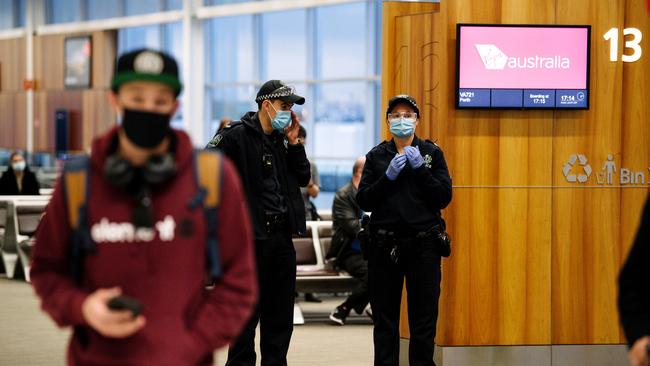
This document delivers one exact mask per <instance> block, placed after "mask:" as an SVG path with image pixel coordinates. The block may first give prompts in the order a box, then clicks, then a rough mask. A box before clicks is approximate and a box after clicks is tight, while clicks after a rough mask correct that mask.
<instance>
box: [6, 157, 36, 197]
mask: <svg viewBox="0 0 650 366" xmlns="http://www.w3.org/2000/svg"><path fill="white" fill-rule="evenodd" d="M40 188H41V187H40V185H39V184H38V180H37V179H36V175H35V174H34V173H33V172H32V171H31V170H30V169H29V167H28V166H27V163H26V162H25V158H24V157H23V156H22V155H21V154H19V153H18V152H14V153H12V154H11V157H10V158H9V168H8V169H7V170H6V171H5V172H4V173H3V174H2V177H0V195H10V196H17V195H31V196H35V195H38V194H39V190H40Z"/></svg>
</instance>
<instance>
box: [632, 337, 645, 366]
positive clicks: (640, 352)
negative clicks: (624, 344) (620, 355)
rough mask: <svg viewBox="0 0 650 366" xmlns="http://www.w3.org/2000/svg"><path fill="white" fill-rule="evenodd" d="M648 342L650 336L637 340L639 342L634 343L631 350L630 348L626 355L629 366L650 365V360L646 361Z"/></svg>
mask: <svg viewBox="0 0 650 366" xmlns="http://www.w3.org/2000/svg"><path fill="white" fill-rule="evenodd" d="M648 342H650V336H645V337H643V338H639V340H637V341H636V342H634V344H633V345H632V348H630V351H629V352H628V353H627V358H628V359H629V360H630V365H632V366H648V365H650V360H649V359H648V358H649V357H648Z"/></svg>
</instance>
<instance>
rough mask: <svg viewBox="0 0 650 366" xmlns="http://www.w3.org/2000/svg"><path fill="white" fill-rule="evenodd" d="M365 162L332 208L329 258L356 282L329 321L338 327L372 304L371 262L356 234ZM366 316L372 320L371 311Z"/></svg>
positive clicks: (357, 167) (361, 161) (362, 160)
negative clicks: (357, 197)
mask: <svg viewBox="0 0 650 366" xmlns="http://www.w3.org/2000/svg"><path fill="white" fill-rule="evenodd" d="M365 162H366V158H365V157H361V158H359V159H357V161H356V162H355V163H354V167H353V168H352V180H351V181H350V182H349V183H348V184H346V185H345V186H343V187H342V188H341V189H339V191H338V192H336V196H335V197H334V203H333V204H332V221H333V229H334V235H333V236H332V246H331V247H330V250H329V252H328V253H327V258H336V265H337V266H338V267H339V268H341V269H344V270H345V271H347V272H348V273H349V274H350V275H351V276H354V277H355V278H356V279H357V286H356V287H355V288H354V290H353V291H352V294H350V296H348V298H347V299H346V300H345V302H343V304H341V305H339V306H337V307H336V309H334V311H332V314H330V320H331V321H332V322H333V323H335V324H339V325H345V319H346V318H347V317H348V315H349V314H350V310H352V309H354V311H355V312H356V313H357V314H361V313H363V310H364V309H365V308H366V306H368V302H369V300H370V298H369V294H368V262H367V261H366V260H365V259H363V257H362V255H361V250H360V245H359V240H358V239H357V234H358V233H359V231H360V230H361V223H360V221H359V220H360V219H361V215H362V213H363V212H362V211H361V208H359V205H358V204H357V200H356V196H357V189H358V188H359V182H360V181H361V173H362V172H363V165H364V163H365ZM366 313H367V314H368V315H369V316H371V317H372V313H371V312H370V310H368V311H366Z"/></svg>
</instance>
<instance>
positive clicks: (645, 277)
mask: <svg viewBox="0 0 650 366" xmlns="http://www.w3.org/2000/svg"><path fill="white" fill-rule="evenodd" d="M618 283H619V290H618V291H619V292H618V311H619V314H620V318H621V324H622V325H623V330H624V331H625V337H626V338H627V341H628V343H629V346H630V351H629V352H628V358H629V360H630V365H632V366H650V196H649V198H647V199H646V203H645V207H644V209H643V213H642V215H641V222H640V224H639V229H638V231H637V234H636V239H635V240H634V244H633V245H632V249H630V253H629V254H628V257H627V260H626V261H625V264H624V265H623V268H622V269H621V273H620V275H619V279H618Z"/></svg>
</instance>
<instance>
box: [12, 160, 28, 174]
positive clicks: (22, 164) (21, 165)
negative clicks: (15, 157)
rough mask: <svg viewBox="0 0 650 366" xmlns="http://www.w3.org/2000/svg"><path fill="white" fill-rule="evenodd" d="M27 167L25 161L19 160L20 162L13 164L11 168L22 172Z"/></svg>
mask: <svg viewBox="0 0 650 366" xmlns="http://www.w3.org/2000/svg"><path fill="white" fill-rule="evenodd" d="M25 167H26V164H25V162H24V161H19V162H16V163H12V164H11V168H12V169H13V170H14V171H17V172H22V171H23V170H25Z"/></svg>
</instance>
